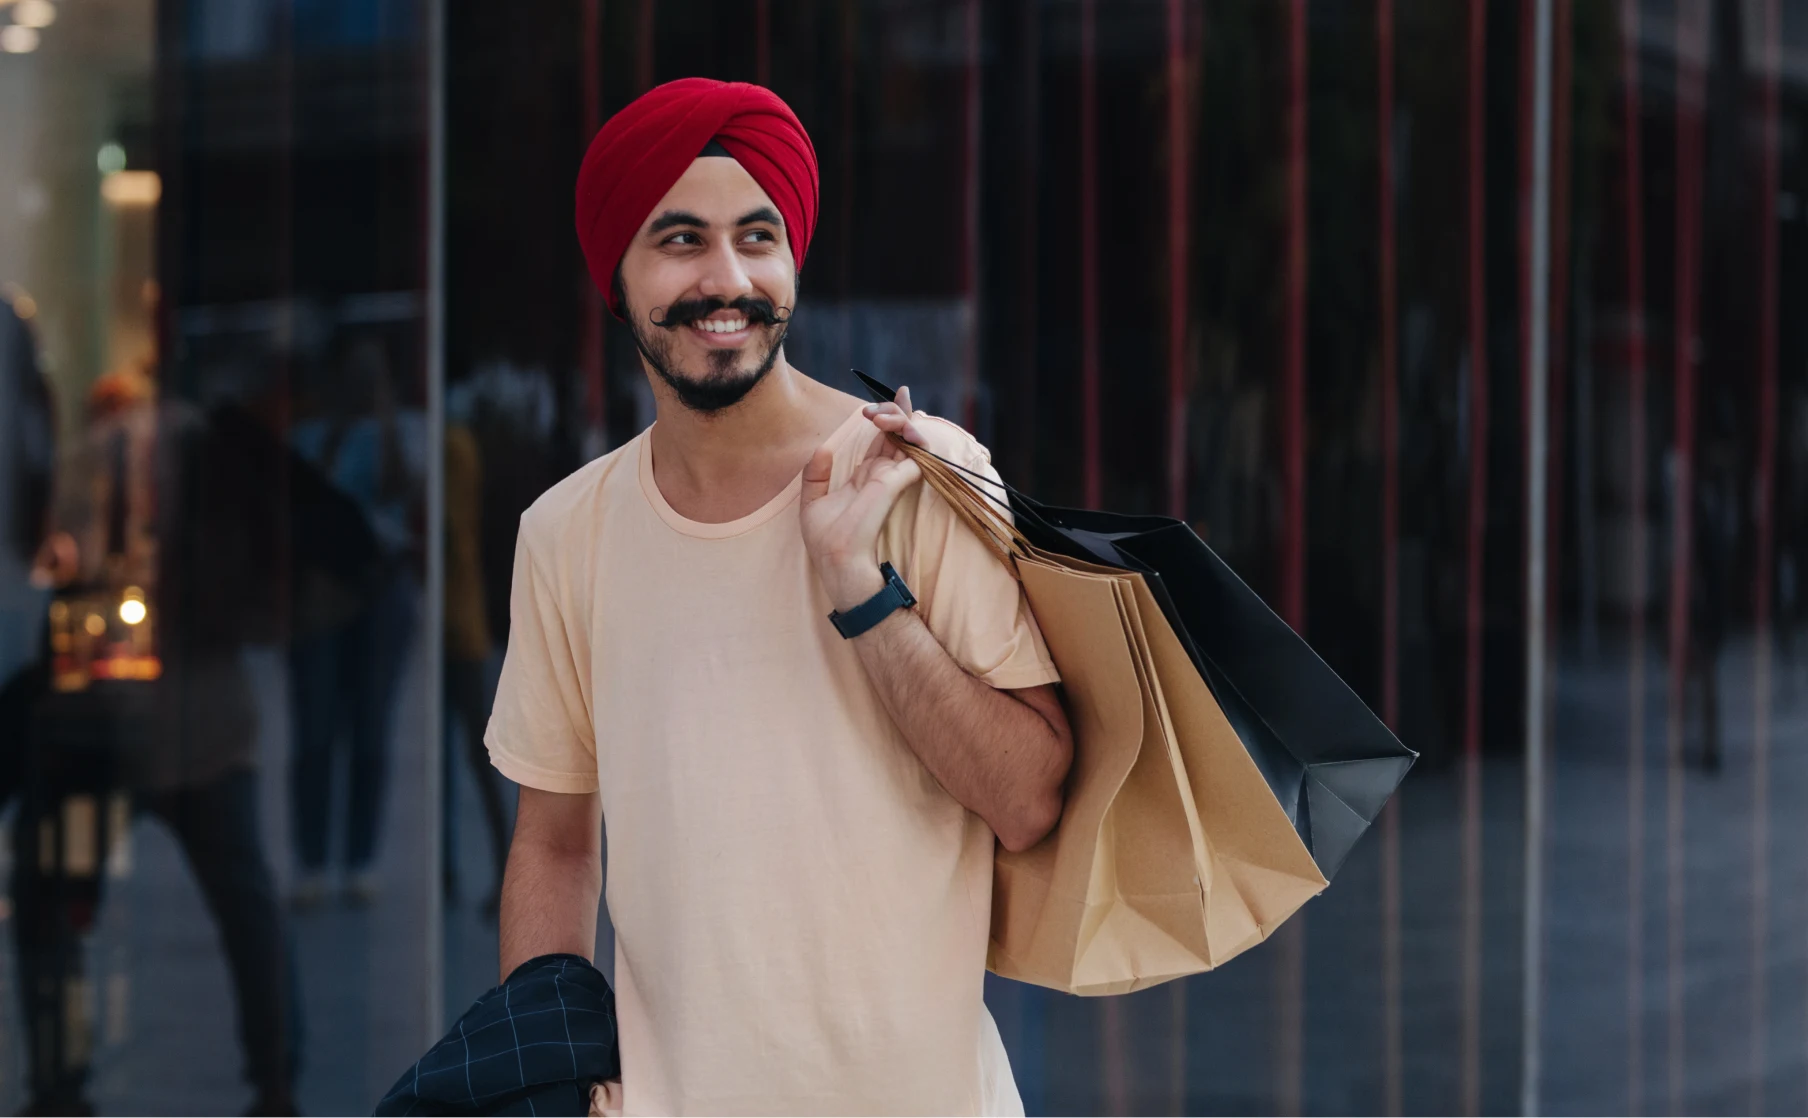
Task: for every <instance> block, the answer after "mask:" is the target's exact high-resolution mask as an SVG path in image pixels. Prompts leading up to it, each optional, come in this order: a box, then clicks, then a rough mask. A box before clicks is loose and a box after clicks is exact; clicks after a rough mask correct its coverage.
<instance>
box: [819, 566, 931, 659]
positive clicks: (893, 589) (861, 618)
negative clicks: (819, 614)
mask: <svg viewBox="0 0 1808 1118" xmlns="http://www.w3.org/2000/svg"><path fill="white" fill-rule="evenodd" d="M879 573H880V574H882V575H884V576H885V588H884V589H883V590H880V591H879V592H878V593H877V594H874V595H873V596H872V597H870V598H868V599H867V600H866V601H864V602H861V603H860V604H859V605H857V606H855V607H854V608H853V609H851V610H848V611H847V612H846V613H842V612H841V611H840V610H836V611H835V612H833V613H831V614H829V623H830V624H832V625H834V626H835V631H836V632H837V633H840V634H841V635H842V636H843V637H844V638H847V639H850V640H851V639H853V638H854V637H857V636H859V635H860V634H861V633H864V632H866V631H867V630H868V629H870V628H872V627H873V626H874V625H877V624H878V623H879V622H881V621H884V620H885V619H886V618H888V617H890V616H891V615H892V613H893V611H895V610H900V609H909V608H910V607H911V606H914V605H916V604H917V596H916V595H915V594H912V593H911V592H910V587H908V586H906V585H904V580H903V579H901V578H899V577H898V572H897V571H895V570H893V569H892V566H891V564H890V563H881V564H879Z"/></svg>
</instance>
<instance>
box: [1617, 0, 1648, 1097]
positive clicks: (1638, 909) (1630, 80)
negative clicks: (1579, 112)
mask: <svg viewBox="0 0 1808 1118" xmlns="http://www.w3.org/2000/svg"><path fill="white" fill-rule="evenodd" d="M1620 38H1621V44H1620V47H1621V52H1622V54H1623V57H1622V59H1621V63H1620V65H1621V81H1622V89H1621V95H1620V106H1621V114H1622V119H1621V123H1620V129H1621V132H1622V134H1623V144H1624V146H1623V147H1622V149H1621V151H1622V154H1623V159H1624V168H1623V170H1624V175H1623V203H1624V205H1623V211H1624V213H1625V216H1626V226H1625V231H1624V235H1625V239H1626V317H1627V325H1626V334H1627V338H1626V381H1627V383H1626V410H1627V417H1626V429H1627V439H1626V443H1627V457H1628V462H1627V470H1628V479H1627V480H1628V485H1627V491H1628V497H1627V500H1628V502H1629V503H1630V505H1631V506H1632V508H1631V514H1632V516H1631V525H1630V527H1631V537H1632V538H1631V540H1630V541H1628V547H1627V567H1628V568H1629V569H1628V570H1627V572H1626V585H1627V593H1628V595H1629V596H1630V599H1631V602H1632V609H1631V616H1630V617H1629V618H1628V629H1629V633H1628V654H1627V660H1628V663H1627V685H1626V706H1627V710H1626V726H1627V732H1626V738H1627V745H1626V769H1627V771H1626V1113H1628V1114H1639V1113H1642V1112H1643V1110H1644V1095H1645V1008H1644V1006H1645V610H1646V605H1647V603H1646V601H1645V595H1646V592H1647V590H1646V566H1647V563H1648V560H1647V557H1646V547H1647V543H1646V538H1645V532H1646V528H1645V512H1646V510H1645V500H1646V497H1645V475H1646V470H1647V462H1646V460H1645V360H1646V355H1645V215H1644V179H1643V177H1642V165H1643V155H1642V147H1643V145H1642V144H1641V143H1640V139H1641V136H1640V130H1641V128H1642V127H1643V124H1642V120H1643V117H1642V114H1641V111H1640V108H1639V0H1621V2H1620Z"/></svg>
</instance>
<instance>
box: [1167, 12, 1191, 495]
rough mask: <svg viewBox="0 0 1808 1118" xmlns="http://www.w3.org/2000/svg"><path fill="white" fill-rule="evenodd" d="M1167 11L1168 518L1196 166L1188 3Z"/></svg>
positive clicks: (1183, 479)
mask: <svg viewBox="0 0 1808 1118" xmlns="http://www.w3.org/2000/svg"><path fill="white" fill-rule="evenodd" d="M1167 7H1168V44H1167V45H1168V432H1167V435H1168V515H1169V516H1175V517H1179V518H1181V519H1183V520H1184V519H1185V518H1186V489H1187V476H1186V464H1187V453H1186V438H1187V385H1186V347H1187V301H1188V299H1187V290H1188V288H1187V259H1188V256H1189V254H1190V252H1191V245H1190V229H1189V224H1188V217H1189V215H1190V210H1189V208H1188V206H1187V193H1188V191H1189V189H1190V183H1191V177H1192V163H1193V144H1192V137H1191V134H1190V133H1189V131H1188V127H1187V125H1188V113H1187V58H1188V45H1187V26H1186V24H1187V4H1186V0H1167Z"/></svg>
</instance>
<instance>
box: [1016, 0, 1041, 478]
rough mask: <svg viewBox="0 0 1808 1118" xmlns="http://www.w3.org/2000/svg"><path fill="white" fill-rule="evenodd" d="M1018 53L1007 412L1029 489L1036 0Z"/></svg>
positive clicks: (1036, 197)
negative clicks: (1014, 333) (1016, 334)
mask: <svg viewBox="0 0 1808 1118" xmlns="http://www.w3.org/2000/svg"><path fill="white" fill-rule="evenodd" d="M1021 3H1022V6H1021V9H1020V12H1021V17H1022V19H1021V23H1020V24H1019V26H1018V29H1017V40H1018V41H1017V49H1018V50H1019V51H1020V52H1021V54H1020V55H1019V57H1020V58H1022V60H1023V72H1022V75H1021V77H1022V82H1023V87H1022V89H1021V91H1020V96H1021V97H1022V98H1023V119H1022V120H1021V121H1019V128H1018V142H1019V143H1020V144H1021V145H1022V147H1021V148H1020V149H1019V153H1020V156H1021V158H1020V160H1019V163H1018V174H1017V200H1018V203H1017V221H1018V227H1017V238H1018V240H1017V244H1018V249H1017V252H1018V256H1017V326H1018V329H1019V330H1021V331H1022V334H1021V335H1020V337H1021V339H1022V340H1021V342H1020V343H1019V344H1018V345H1017V346H1015V347H1013V348H1014V349H1015V350H1016V351H1017V361H1018V365H1017V391H1016V398H1015V399H1014V400H1012V401H1011V407H1010V408H1009V409H1008V410H1009V412H1010V413H1011V414H1013V415H1014V416H1015V417H1016V420H1015V422H1016V437H1015V439H1014V441H1015V442H1016V444H1017V450H1016V453H1015V456H1014V458H1013V465H1014V467H1015V472H1016V474H1017V480H1018V482H1019V483H1021V484H1023V485H1029V484H1030V483H1031V481H1033V479H1034V475H1035V464H1036V407H1037V405H1036V379H1037V378H1036V360H1037V345H1036V340H1037V339H1036V331H1037V328H1038V323H1037V307H1036V302H1037V294H1038V285H1037V271H1038V268H1037V252H1036V248H1037V244H1036V242H1037V237H1038V236H1039V234H1040V229H1039V225H1040V217H1041V201H1042V199H1041V183H1040V182H1039V181H1038V180H1037V175H1038V173H1039V171H1040V163H1041V144H1042V111H1041V104H1042V87H1041V81H1042V35H1041V26H1040V21H1041V4H1040V2H1039V0H1021Z"/></svg>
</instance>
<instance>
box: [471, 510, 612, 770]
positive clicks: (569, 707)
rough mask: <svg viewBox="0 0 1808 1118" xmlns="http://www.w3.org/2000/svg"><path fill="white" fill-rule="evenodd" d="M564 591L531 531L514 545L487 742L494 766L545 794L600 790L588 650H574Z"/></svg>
mask: <svg viewBox="0 0 1808 1118" xmlns="http://www.w3.org/2000/svg"><path fill="white" fill-rule="evenodd" d="M566 612H567V611H566V610H565V609H564V608H562V603H561V600H560V594H559V588H558V586H557V584H556V583H555V582H553V581H552V580H551V579H549V578H548V576H547V572H546V571H545V569H544V568H543V567H542V566H541V564H540V562H539V560H538V558H537V557H536V556H535V554H534V549H533V547H532V545H531V542H530V539H529V534H528V528H527V526H526V524H525V523H524V524H523V526H522V529H521V534H520V536H519V537H518V538H517V540H516V543H515V572H514V585H513V589H512V590H511V591H510V594H509V639H508V652H507V654H506V655H505V656H504V657H503V661H502V678H501V680H500V681H499V682H498V683H497V685H496V703H495V706H494V707H493V708H492V710H491V712H490V724H489V728H488V730H487V731H486V732H485V734H484V744H485V745H486V746H488V747H489V751H490V763H491V764H493V765H495V766H496V768H497V769H498V770H499V771H500V772H501V773H502V775H504V776H506V777H508V778H509V779H510V780H513V781H514V782H516V783H517V784H523V785H526V786H527V787H529V788H537V789H540V790H541V791H543V792H572V793H584V792H594V791H596V789H597V773H596V736H595V733H594V732H593V730H592V728H591V721H590V704H589V702H588V701H587V698H586V694H587V689H586V687H585V686H584V680H585V678H586V673H587V672H588V671H589V665H588V661H589V657H588V655H587V649H585V648H584V647H582V646H581V645H580V646H578V647H574V645H573V641H572V639H571V634H572V632H573V631H574V628H575V631H577V632H580V633H581V632H582V630H581V628H577V627H574V626H571V625H569V624H568V620H567V617H566Z"/></svg>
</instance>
